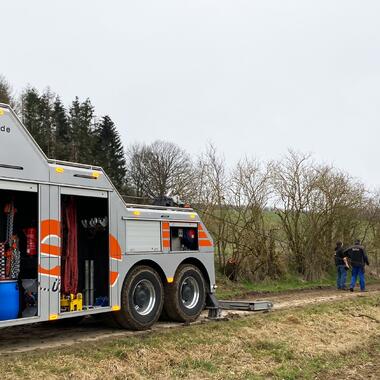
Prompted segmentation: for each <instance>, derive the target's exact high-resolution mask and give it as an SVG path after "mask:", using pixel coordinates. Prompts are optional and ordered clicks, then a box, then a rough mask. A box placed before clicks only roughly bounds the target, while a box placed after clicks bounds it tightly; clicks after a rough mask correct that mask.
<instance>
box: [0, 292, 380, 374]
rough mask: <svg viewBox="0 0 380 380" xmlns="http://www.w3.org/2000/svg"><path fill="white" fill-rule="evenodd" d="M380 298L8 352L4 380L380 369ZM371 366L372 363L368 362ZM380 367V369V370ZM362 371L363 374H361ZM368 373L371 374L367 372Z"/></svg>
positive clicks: (0, 365) (1, 364) (1, 369)
mask: <svg viewBox="0 0 380 380" xmlns="http://www.w3.org/2000/svg"><path fill="white" fill-rule="evenodd" d="M379 301H380V300H379V297H378V296H374V295H368V294H367V295H365V296H362V297H358V298H355V299H353V300H345V301H341V302H336V303H330V304H324V305H319V306H309V307H305V308H302V309H293V310H282V311H277V312H274V313H268V314H256V315H253V316H250V317H245V318H241V319H236V320H230V321H228V322H211V323H208V324H205V325H198V326H190V327H185V328H179V329H175V330H169V331H162V332H155V333H152V334H148V335H143V336H137V337H130V338H124V339H117V340H112V341H105V340H103V341H99V342H93V343H86V344H77V345H75V346H72V347H70V348H64V349H60V350H54V351H50V352H43V351H41V352H31V353H24V354H13V355H12V356H2V357H1V358H0V373H1V376H2V379H16V378H25V379H36V378H45V379H58V378H75V379H77V378H80V379H171V378H190V379H205V378H209V379H268V378H273V379H316V378H320V379H322V378H323V379H324V380H326V379H330V378H331V379H333V378H334V379H335V378H342V379H343V378H345V377H339V376H340V375H347V374H348V372H347V371H351V372H352V371H355V370H356V368H359V367H357V366H361V371H362V372H363V371H366V370H368V368H367V367H365V366H366V365H368V363H369V364H372V366H371V367H370V371H371V373H372V374H375V375H376V373H378V377H373V378H380V368H379V367H378V366H377V364H376V363H380V306H379V305H380V304H379ZM363 365H364V367H363ZM376 371H379V372H376ZM353 376H355V373H353ZM365 378H366V377H365Z"/></svg>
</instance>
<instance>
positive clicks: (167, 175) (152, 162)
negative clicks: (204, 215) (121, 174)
mask: <svg viewBox="0 0 380 380" xmlns="http://www.w3.org/2000/svg"><path fill="white" fill-rule="evenodd" d="M127 157H128V165H127V167H128V173H127V176H128V180H129V185H130V186H131V187H132V188H133V189H134V191H135V193H136V195H137V196H141V197H151V198H154V197H162V196H165V195H167V194H169V193H170V194H172V195H179V196H181V197H182V198H184V199H188V198H189V197H190V196H191V194H192V193H193V192H194V186H193V179H194V175H193V174H194V168H193V164H192V161H191V159H190V156H189V154H188V153H187V152H186V151H185V150H183V149H181V148H180V147H179V146H177V145H175V144H173V143H170V142H165V141H155V142H153V143H152V144H150V145H146V144H135V145H132V146H131V147H130V148H129V149H128V151H127Z"/></svg>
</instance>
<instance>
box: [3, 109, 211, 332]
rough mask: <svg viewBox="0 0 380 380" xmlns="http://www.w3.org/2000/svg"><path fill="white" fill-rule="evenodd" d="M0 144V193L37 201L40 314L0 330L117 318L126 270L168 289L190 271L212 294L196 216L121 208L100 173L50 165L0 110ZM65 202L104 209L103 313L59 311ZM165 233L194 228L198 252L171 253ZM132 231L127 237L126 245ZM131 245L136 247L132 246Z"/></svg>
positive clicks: (205, 238)
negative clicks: (150, 271)
mask: <svg viewBox="0 0 380 380" xmlns="http://www.w3.org/2000/svg"><path fill="white" fill-rule="evenodd" d="M0 139H1V140H0V146H1V149H0V190H8V191H9V190H10V191H16V192H20V191H21V192H25V193H26V192H29V193H36V194H37V198H38V313H37V315H36V316H33V317H25V318H22V317H20V318H17V319H12V320H5V321H0V327H5V326H12V325H20V324H27V323H35V322H41V321H48V320H55V319H61V318H70V317H74V316H81V315H88V314H94V313H104V312H111V311H118V310H120V304H121V288H122V285H123V282H124V280H125V278H126V277H127V276H128V273H129V271H130V270H131V268H132V267H134V266H135V265H138V264H139V263H144V264H148V265H151V266H153V267H154V268H156V270H157V271H158V272H159V273H160V275H161V276H162V278H163V279H166V281H167V282H169V283H170V282H172V281H173V278H174V276H175V273H176V270H177V268H178V266H179V265H180V264H181V263H183V262H189V263H192V264H194V265H196V266H197V267H198V268H200V269H201V271H202V273H203V274H204V277H205V280H206V283H207V291H208V292H210V293H212V292H213V289H214V287H215V273H214V257H213V251H214V250H213V242H212V238H211V236H210V234H209V233H208V232H207V229H206V227H205V226H204V224H203V223H202V221H201V220H200V218H199V216H198V214H197V213H196V212H195V211H193V210H192V209H182V208H166V207H154V206H141V205H130V204H126V203H125V202H124V201H123V199H122V197H121V196H120V195H119V193H118V191H117V190H116V189H115V187H114V186H113V184H112V183H111V181H110V180H109V178H108V177H107V174H106V173H105V172H104V171H103V170H102V168H100V167H97V166H91V165H82V164H74V163H70V162H61V161H55V160H50V159H48V158H47V157H46V156H45V154H44V153H43V152H42V150H41V149H40V148H39V146H38V145H37V143H36V142H35V141H34V139H33V138H32V136H31V135H30V134H29V132H28V131H27V129H26V128H25V127H24V126H23V124H22V123H21V121H20V120H19V119H18V117H17V116H16V114H15V113H14V111H13V110H12V109H11V108H10V107H9V106H8V105H5V104H0ZM63 195H73V196H78V197H91V198H93V199H99V200H100V199H103V200H104V199H106V200H107V202H108V219H109V225H108V233H109V252H108V255H109V277H108V278H109V287H108V288H109V293H108V297H109V304H108V305H107V306H105V307H93V308H91V309H86V310H85V309H84V310H82V311H74V312H62V311H61V307H60V289H61V255H60V252H61V221H62V215H61V213H62V211H61V199H62V196H63ZM142 223H146V224H142ZM140 226H141V229H140ZM171 226H185V227H186V226H191V227H192V228H196V230H197V231H198V240H199V242H198V243H199V244H198V249H197V250H196V251H188V250H187V251H171V250H170V242H169V239H170V238H169V237H168V231H169V230H170V227H171ZM132 230H133V236H131V237H130V238H127V236H129V235H128V234H129V233H130V231H132ZM140 231H141V233H140ZM145 233H147V234H149V237H148V238H149V239H150V240H151V241H152V244H151V246H152V247H150V246H149V247H148V249H147V247H146V246H145V245H144V239H145V236H144V234H145ZM157 234H158V235H157ZM128 239H129V240H128ZM139 239H140V240H139ZM132 240H133V241H134V243H133V244H134V245H133V246H130V244H131V241H132ZM139 242H141V245H140V243H139Z"/></svg>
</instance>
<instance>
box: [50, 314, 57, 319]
mask: <svg viewBox="0 0 380 380" xmlns="http://www.w3.org/2000/svg"><path fill="white" fill-rule="evenodd" d="M56 319H58V314H50V315H49V321H55V320H56Z"/></svg>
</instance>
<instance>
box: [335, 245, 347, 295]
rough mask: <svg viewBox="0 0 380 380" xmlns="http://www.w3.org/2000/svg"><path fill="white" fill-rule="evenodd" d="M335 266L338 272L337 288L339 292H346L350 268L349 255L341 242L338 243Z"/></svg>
mask: <svg viewBox="0 0 380 380" xmlns="http://www.w3.org/2000/svg"><path fill="white" fill-rule="evenodd" d="M335 265H336V271H337V278H336V287H337V288H338V290H346V278H347V271H348V269H349V267H348V262H347V254H346V252H345V250H344V249H343V243H342V242H341V241H337V242H336V247H335Z"/></svg>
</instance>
